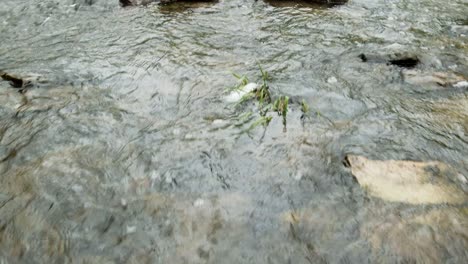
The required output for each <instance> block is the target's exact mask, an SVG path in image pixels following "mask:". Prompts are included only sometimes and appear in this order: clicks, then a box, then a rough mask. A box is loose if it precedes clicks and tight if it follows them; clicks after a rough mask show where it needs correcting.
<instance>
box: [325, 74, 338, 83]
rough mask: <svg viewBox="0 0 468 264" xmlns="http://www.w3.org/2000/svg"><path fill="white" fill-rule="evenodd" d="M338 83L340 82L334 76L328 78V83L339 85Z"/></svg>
mask: <svg viewBox="0 0 468 264" xmlns="http://www.w3.org/2000/svg"><path fill="white" fill-rule="evenodd" d="M337 82H338V80H337V79H336V78H335V77H333V76H332V77H330V78H328V80H327V83H330V84H333V83H337Z"/></svg>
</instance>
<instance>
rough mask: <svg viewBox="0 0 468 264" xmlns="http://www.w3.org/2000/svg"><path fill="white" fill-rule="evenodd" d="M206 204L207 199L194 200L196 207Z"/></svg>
mask: <svg viewBox="0 0 468 264" xmlns="http://www.w3.org/2000/svg"><path fill="white" fill-rule="evenodd" d="M204 204H205V200H203V199H201V198H199V199H196V200H195V202H193V206H195V207H201V206H203V205H204Z"/></svg>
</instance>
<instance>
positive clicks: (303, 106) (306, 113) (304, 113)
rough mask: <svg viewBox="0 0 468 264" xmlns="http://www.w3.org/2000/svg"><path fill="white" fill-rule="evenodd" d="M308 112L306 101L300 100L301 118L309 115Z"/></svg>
mask: <svg viewBox="0 0 468 264" xmlns="http://www.w3.org/2000/svg"><path fill="white" fill-rule="evenodd" d="M309 111H310V107H309V105H308V104H307V103H306V101H305V100H304V99H302V102H301V112H302V115H303V116H306V115H308V114H309Z"/></svg>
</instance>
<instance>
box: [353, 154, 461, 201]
mask: <svg viewBox="0 0 468 264" xmlns="http://www.w3.org/2000/svg"><path fill="white" fill-rule="evenodd" d="M346 165H347V166H349V167H350V168H351V172H352V174H353V175H354V177H356V179H357V181H358V183H359V184H360V185H361V187H363V188H364V189H365V190H366V191H368V192H369V194H370V195H372V196H375V197H379V198H381V199H383V200H387V201H392V202H402V203H410V204H441V203H449V204H460V203H464V202H466V201H468V197H467V195H466V194H465V193H464V191H463V190H461V189H460V188H458V187H457V185H456V184H455V183H454V182H453V180H449V179H448V176H454V177H453V178H455V179H456V178H458V180H459V181H460V184H464V183H463V182H464V181H466V178H465V177H464V176H463V175H461V174H459V173H458V172H457V171H455V170H454V169H453V168H451V167H450V166H448V165H447V164H444V163H442V162H437V161H430V162H417V161H404V160H370V159H367V158H366V157H363V156H355V155H348V156H347V157H346Z"/></svg>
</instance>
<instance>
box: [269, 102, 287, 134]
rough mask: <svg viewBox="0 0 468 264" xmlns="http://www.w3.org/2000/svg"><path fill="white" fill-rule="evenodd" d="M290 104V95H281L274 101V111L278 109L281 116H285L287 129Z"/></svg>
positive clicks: (284, 127)
mask: <svg viewBox="0 0 468 264" xmlns="http://www.w3.org/2000/svg"><path fill="white" fill-rule="evenodd" d="M288 105H289V97H287V96H280V97H279V98H278V99H276V101H275V102H274V103H273V111H276V112H277V113H278V115H279V116H282V117H283V129H284V130H285V131H286V120H287V115H288Z"/></svg>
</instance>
